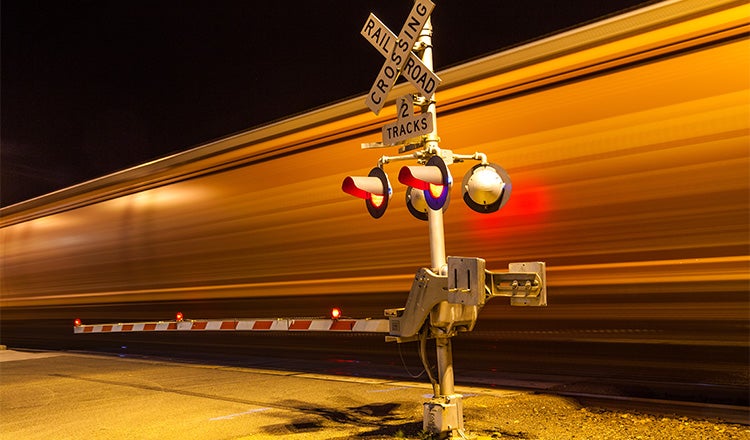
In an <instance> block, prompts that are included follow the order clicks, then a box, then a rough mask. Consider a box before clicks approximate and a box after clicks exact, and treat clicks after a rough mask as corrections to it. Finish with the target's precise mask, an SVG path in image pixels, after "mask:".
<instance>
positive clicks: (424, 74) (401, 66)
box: [360, 0, 440, 115]
mask: <svg viewBox="0 0 750 440" xmlns="http://www.w3.org/2000/svg"><path fill="white" fill-rule="evenodd" d="M434 7H435V4H434V3H432V2H431V1H430V0H417V1H416V2H414V7H413V8H412V9H411V12H410V13H409V17H408V18H407V19H406V22H405V23H404V26H403V27H402V28H401V32H400V33H399V34H398V37H396V35H395V34H394V33H393V32H391V31H390V30H389V29H388V28H387V27H386V26H385V25H384V24H383V23H382V22H381V21H380V20H378V18H377V17H375V15H373V14H370V16H369V17H368V19H367V21H366V22H365V26H364V27H363V28H362V31H361V32H360V33H361V34H362V36H364V37H365V38H367V40H368V41H369V42H370V43H371V44H372V45H373V46H375V48H376V49H378V51H380V53H381V54H383V55H384V56H385V57H386V59H385V63H384V64H383V67H382V68H381V69H380V72H379V73H378V76H377V78H376V79H375V82H373V84H372V87H371V88H370V92H369V93H368V94H367V99H366V100H365V103H366V104H367V107H368V108H369V109H370V110H372V112H373V113H375V114H376V115H377V114H378V113H380V110H381V109H382V108H383V105H385V99H386V97H387V96H388V93H389V92H390V91H391V88H392V87H393V85H394V84H395V83H396V79H397V78H398V75H399V74H401V73H403V74H404V76H405V77H406V79H407V80H409V82H411V83H412V84H413V85H414V86H415V87H416V88H417V90H419V92H420V93H421V94H422V96H424V97H426V98H429V97H430V96H431V95H432V92H434V91H435V88H436V87H437V86H438V85H439V84H440V78H438V77H437V75H435V74H434V73H433V72H432V71H431V70H430V69H428V68H427V67H426V66H425V65H424V64H423V63H422V61H421V60H420V59H419V57H417V56H416V55H415V54H414V53H413V52H412V48H413V47H414V43H416V42H417V39H418V38H419V33H420V32H421V31H422V28H423V27H424V25H425V23H427V19H428V18H429V17H430V13H432V10H433V8H434Z"/></svg>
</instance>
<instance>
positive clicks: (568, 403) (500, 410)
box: [416, 394, 750, 440]
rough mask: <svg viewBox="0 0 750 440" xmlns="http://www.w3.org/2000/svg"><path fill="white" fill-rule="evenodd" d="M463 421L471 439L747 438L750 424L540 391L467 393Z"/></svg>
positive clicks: (659, 439) (661, 439)
mask: <svg viewBox="0 0 750 440" xmlns="http://www.w3.org/2000/svg"><path fill="white" fill-rule="evenodd" d="M464 420H465V422H464V424H465V428H466V430H467V431H468V434H469V438H475V439H540V440H547V439H549V440H560V439H644V440H645V439H655V440H656V439H658V440H667V439H686V440H687V439H690V440H693V439H750V426H745V425H737V424H729V423H716V422H711V421H705V420H695V419H691V418H688V417H679V416H671V417H670V416H657V415H649V414H640V413H638V412H630V411H609V410H603V409H599V408H593V407H591V408H587V407H582V406H580V405H579V404H578V403H577V402H576V401H575V400H572V399H568V398H563V397H556V396H547V395H538V394H519V395H515V396H512V397H507V398H497V397H488V396H475V397H470V398H467V399H465V400H464ZM416 438H419V434H417V437H416Z"/></svg>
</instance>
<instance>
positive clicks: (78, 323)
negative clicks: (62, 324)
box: [73, 318, 81, 327]
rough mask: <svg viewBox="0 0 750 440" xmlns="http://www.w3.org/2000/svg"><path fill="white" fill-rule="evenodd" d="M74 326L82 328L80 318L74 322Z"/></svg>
mask: <svg viewBox="0 0 750 440" xmlns="http://www.w3.org/2000/svg"><path fill="white" fill-rule="evenodd" d="M73 325H74V326H76V327H80V326H81V319H80V318H76V319H74V320H73Z"/></svg>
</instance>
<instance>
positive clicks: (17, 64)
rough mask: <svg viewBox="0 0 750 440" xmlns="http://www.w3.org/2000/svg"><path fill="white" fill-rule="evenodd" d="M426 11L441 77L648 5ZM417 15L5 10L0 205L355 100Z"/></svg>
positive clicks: (632, 1)
mask: <svg viewBox="0 0 750 440" xmlns="http://www.w3.org/2000/svg"><path fill="white" fill-rule="evenodd" d="M433 1H434V2H435V4H436V7H435V10H434V11H433V14H432V17H433V26H434V28H435V34H434V39H433V43H434V46H435V50H434V61H435V67H436V70H438V71H439V70H442V69H445V68H446V67H450V66H452V65H456V64H459V63H462V62H464V61H467V60H470V59H473V58H477V57H480V56H482V55H486V54H489V53H494V52H498V51H499V50H501V49H506V48H508V47H512V46H515V45H518V44H521V43H524V42H528V41H531V40H535V39H538V38H540V37H543V36H546V35H549V34H551V33H555V32H558V31H560V30H564V29H567V28H571V27H575V26H577V25H580V24H582V23H586V22H590V21H593V20H596V19H598V18H601V17H603V16H607V15H610V14H613V13H616V12H617V11H621V10H624V9H631V8H633V7H635V6H638V5H643V4H647V3H653V2H646V1H644V0H609V1H602V0H567V1H565V0H523V1H498V0H481V1H480V0H475V1H459V0H433ZM412 3H413V2H412V1H410V0H387V1H384V0H380V1H378V0H370V1H363V0H362V1H361V0H308V1H297V0H295V1H265V2H260V1H257V0H238V1H229V0H214V1H194V0H179V1H175V0H152V1H139V0H120V1H108V0H91V1H88V0H85V1H84V0H65V1H60V0H55V1H38V0H2V3H1V6H0V7H1V8H2V10H1V11H0V17H1V19H2V23H1V25H0V26H1V27H0V31H1V32H2V35H1V36H0V44H1V45H2V47H1V48H0V49H1V51H0V56H1V57H2V59H1V60H0V61H1V64H0V66H1V70H0V74H1V81H2V83H1V84H0V105H1V109H0V111H1V113H0V116H1V120H0V142H1V144H0V167H1V168H0V206H9V205H12V204H14V203H18V202H21V201H23V200H27V199H30V198H33V197H37V196H40V195H43V194H45V193H48V192H51V191H55V190H58V189H61V188H64V187H67V186H70V185H73V184H76V183H80V182H84V181H86V180H90V179H93V178H96V177H99V176H102V175H105V174H109V173H111V172H114V171H118V170H121V169H124V168H128V167H131V166H134V165H137V164H140V163H143V162H146V161H149V160H153V159H156V158H159V157H163V156H166V155H169V154H172V153H176V152H179V151H183V150H187V149H189V148H191V147H194V146H197V145H200V144H203V143H205V142H207V141H210V140H212V139H216V138H219V137H224V136H226V135H228V134H231V133H235V132H237V131H242V130H245V129H248V128H252V127H255V126H258V125H262V124H264V123H267V122H270V121H273V120H277V119H280V118H284V117H286V116H289V115H293V114H297V113H301V112H305V111H307V110H311V109H314V108H317V107H321V106H325V105H327V104H330V103H333V102H336V101H340V100H343V99H347V98H351V97H353V96H358V95H363V94H364V93H365V92H367V90H369V88H370V85H371V83H372V81H373V80H374V79H375V76H376V75H377V73H378V71H379V69H380V66H381V65H382V63H383V57H382V56H381V55H380V54H379V53H378V52H377V51H376V50H375V49H374V48H373V47H371V46H370V44H369V43H368V42H367V41H366V40H365V39H364V38H363V37H362V36H360V34H359V32H360V29H361V28H362V26H363V24H364V23H365V20H366V19H367V16H368V14H369V13H370V12H373V13H375V15H377V16H378V17H379V18H380V19H381V20H382V21H383V22H384V23H385V24H386V25H387V26H388V27H389V28H390V29H391V30H392V31H393V32H395V33H398V31H399V30H400V28H401V25H402V24H403V21H404V20H405V19H406V16H407V15H408V13H409V11H410V9H411V5H412ZM438 93H439V89H438ZM438 96H439V95H438ZM362 106H363V109H364V108H365V106H364V102H363V104H362ZM438 110H439V107H438Z"/></svg>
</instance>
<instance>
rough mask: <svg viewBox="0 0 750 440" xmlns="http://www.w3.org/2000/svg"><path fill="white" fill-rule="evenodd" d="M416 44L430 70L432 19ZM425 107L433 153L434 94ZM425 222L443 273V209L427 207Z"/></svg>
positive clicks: (435, 261)
mask: <svg viewBox="0 0 750 440" xmlns="http://www.w3.org/2000/svg"><path fill="white" fill-rule="evenodd" d="M417 45H419V47H420V48H421V49H422V62H423V63H424V65H425V66H426V67H427V68H428V69H430V70H432V69H433V63H432V19H431V18H429V19H427V23H426V24H425V25H424V28H422V32H421V33H420V34H419V39H418V40H417ZM426 98H427V101H426V108H423V109H422V111H428V112H430V113H432V118H433V120H432V127H433V129H432V133H430V134H428V135H427V145H426V146H427V150H428V151H429V152H431V153H433V154H435V153H438V152H439V151H440V147H439V146H438V140H439V138H438V135H437V112H436V111H435V94H434V93H433V94H432V96H428V97H426ZM427 222H428V224H429V230H430V261H431V263H432V270H433V271H434V272H435V273H438V274H441V275H444V274H445V271H446V270H447V263H446V259H445V232H444V228H443V210H442V209H439V210H433V209H428V211H427Z"/></svg>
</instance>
